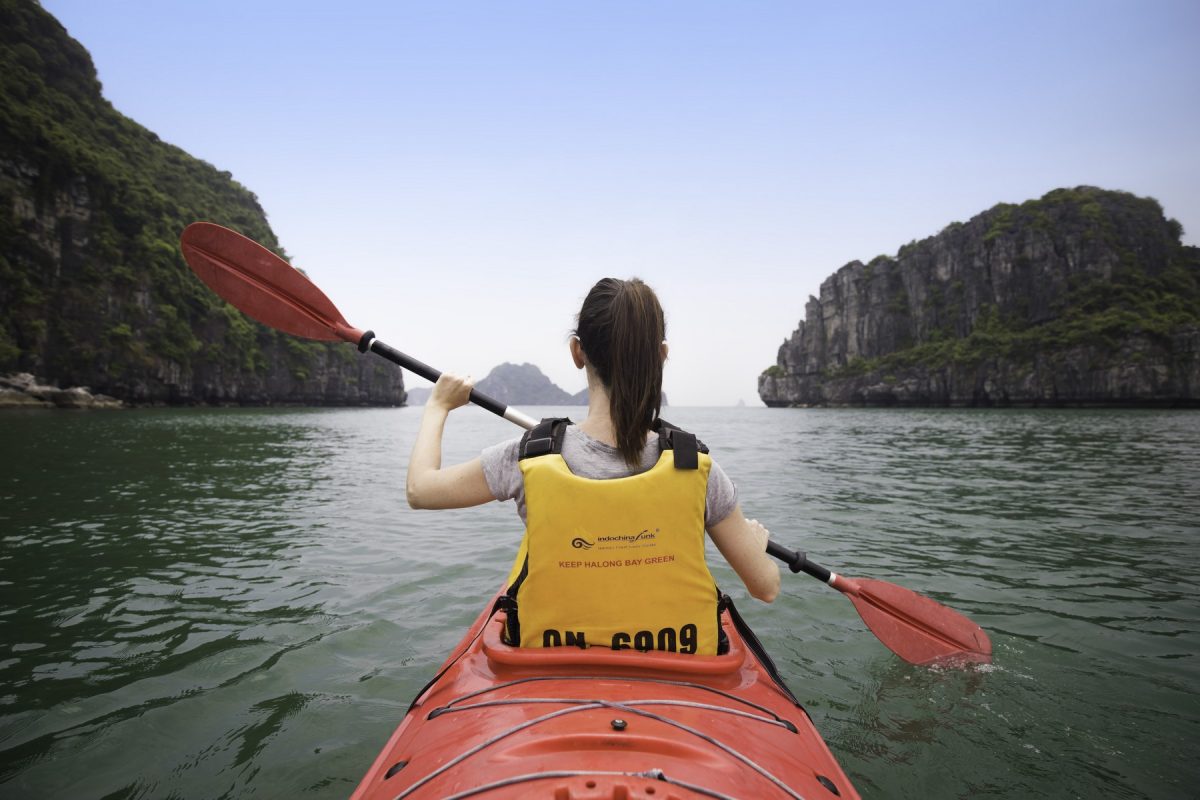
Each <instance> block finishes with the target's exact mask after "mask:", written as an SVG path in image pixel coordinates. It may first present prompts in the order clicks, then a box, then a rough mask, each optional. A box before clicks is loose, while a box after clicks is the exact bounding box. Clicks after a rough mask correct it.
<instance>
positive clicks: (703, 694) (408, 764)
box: [352, 604, 858, 800]
mask: <svg viewBox="0 0 1200 800" xmlns="http://www.w3.org/2000/svg"><path fill="white" fill-rule="evenodd" d="M735 613H736V612H735ZM503 622H504V612H503V611H500V610H496V606H495V604H493V605H492V606H489V607H488V608H485V610H484V611H483V613H481V614H480V615H479V618H478V619H477V620H476V621H475V623H474V624H473V625H472V626H471V628H470V630H468V632H467V634H466V636H465V637H464V638H463V640H462V641H461V642H460V643H459V645H458V646H457V647H456V648H455V650H454V652H453V653H452V654H451V655H450V657H449V658H448V659H447V660H446V663H445V664H443V666H442V668H441V670H439V672H438V675H437V677H435V678H434V680H433V681H431V682H430V684H429V685H428V686H426V687H425V689H423V690H422V691H421V693H420V694H419V695H418V697H417V698H416V700H414V701H413V705H412V707H411V708H410V710H409V712H408V714H407V715H406V716H405V718H404V720H403V721H402V722H401V723H400V726H399V728H397V730H396V732H395V733H394V734H393V735H392V737H391V739H390V740H389V741H388V743H387V745H386V746H385V747H384V749H383V751H382V752H381V753H380V755H379V757H378V758H377V759H376V760H375V763H374V764H373V765H372V766H371V768H370V770H368V771H367V774H366V775H365V776H364V778H363V780H362V782H361V783H360V784H359V786H358V789H357V790H356V791H355V793H354V795H353V797H352V800H379V798H387V799H388V800H402V799H403V798H422V799H425V798H467V797H479V798H488V800H497V799H498V798H522V797H551V798H555V800H601V798H603V800H610V798H612V799H614V800H615V799H616V798H647V800H661V799H663V798H679V800H683V798H699V797H716V798H724V797H753V798H775V797H779V798H797V797H800V798H807V800H821V799H823V798H824V799H828V798H857V797H858V794H857V792H856V791H855V790H854V787H853V786H852V785H851V784H850V781H849V779H847V777H846V775H845V774H844V773H843V772H842V770H841V767H839V766H838V764H837V762H836V760H835V759H834V758H833V756H832V754H831V753H830V752H829V749H828V748H827V747H826V745H825V743H824V741H823V740H822V739H821V737H820V735H819V734H818V733H817V731H816V728H815V727H814V726H813V724H812V721H811V720H810V719H809V717H808V714H807V713H806V712H805V711H804V709H803V708H801V707H800V706H799V705H798V704H797V703H796V702H795V701H794V699H793V697H792V696H791V693H790V692H789V691H788V690H787V688H786V687H785V686H783V685H782V684H781V683H780V682H777V681H776V680H775V679H774V678H773V677H772V675H771V673H772V672H773V667H772V666H770V659H769V657H766V656H765V654H762V655H759V654H758V653H756V652H755V651H756V650H758V649H759V648H758V645H757V640H755V639H754V638H753V634H752V633H750V632H749V630H748V629H745V628H744V627H743V630H745V631H746V633H747V634H748V637H747V636H744V635H743V634H742V633H740V632H739V629H738V628H739V626H738V625H736V624H735V623H734V621H733V619H732V618H731V617H730V613H729V612H728V611H727V612H725V613H724V614H723V615H722V627H723V630H724V631H725V634H726V636H727V637H728V638H729V642H730V648H729V652H728V653H727V654H725V655H719V656H692V655H679V654H675V653H662V652H651V653H640V652H637V651H632V650H621V651H614V650H609V649H606V648H588V649H580V648H575V647H560V648H551V649H539V648H525V649H522V648H515V647H510V646H508V645H505V644H504V643H503V642H502V641H501V639H500V635H501V631H502V626H503Z"/></svg>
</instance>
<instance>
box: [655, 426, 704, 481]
mask: <svg viewBox="0 0 1200 800" xmlns="http://www.w3.org/2000/svg"><path fill="white" fill-rule="evenodd" d="M650 430H653V431H657V432H658V439H659V442H660V443H661V444H662V449H663V450H672V451H674V455H675V469H698V468H699V467H700V456H699V454H700V453H707V452H708V447H707V446H706V445H705V444H704V442H702V441H700V440H699V439H697V438H696V436H695V434H691V433H688V432H687V431H685V430H683V429H681V428H676V427H675V426H674V425H672V424H671V423H669V422H667V421H666V420H665V419H661V418H660V419H656V420H654V424H653V425H651V426H650Z"/></svg>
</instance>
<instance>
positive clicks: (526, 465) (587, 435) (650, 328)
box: [407, 278, 779, 654]
mask: <svg viewBox="0 0 1200 800" xmlns="http://www.w3.org/2000/svg"><path fill="white" fill-rule="evenodd" d="M570 350H571V358H572V359H573V360H574V362H575V366H576V367H577V368H579V369H583V370H584V371H585V373H586V375H587V383H588V414H587V418H586V419H585V420H584V421H583V422H582V423H580V424H579V425H572V424H569V421H567V420H544V421H543V422H542V424H540V425H539V426H538V427H537V428H535V429H534V430H533V431H531V432H530V433H528V434H526V435H525V436H524V437H522V438H521V439H514V440H512V441H509V442H504V443H501V444H498V445H495V446H493V447H490V448H488V449H486V450H484V451H483V454H482V455H481V456H480V457H479V458H476V459H473V460H471V461H468V462H466V463H463V464H458V465H455V466H451V467H446V468H442V466H441V444H442V432H443V430H444V428H445V423H446V417H447V416H448V415H449V413H450V411H452V410H453V409H455V408H458V407H459V406H461V405H464V404H466V403H467V402H468V398H469V395H470V392H471V386H472V384H471V381H470V379H467V378H461V377H458V376H455V375H452V374H449V373H443V375H442V377H441V378H440V379H439V380H438V382H437V384H436V385H435V386H434V388H433V392H432V393H431V395H430V397H429V400H428V401H427V402H426V404H425V412H424V416H423V418H422V421H421V427H420V430H419V431H418V433H417V439H416V444H415V445H414V447H413V453H412V458H411V460H410V461H409V467H408V481H407V492H408V502H409V505H411V506H412V507H413V508H463V507H466V506H474V505H479V504H482V503H486V502H488V501H490V500H508V499H513V500H516V503H517V509H518V513H519V514H520V515H521V517H522V519H523V520H525V523H526V533H525V538H524V540H523V541H522V544H521V549H520V552H519V553H518V555H517V559H516V562H515V563H514V565H513V570H512V573H511V574H510V576H509V581H508V586H509V591H508V596H509V598H510V603H509V614H508V616H509V624H508V628H507V638H508V639H509V641H510V642H511V643H513V644H520V645H521V646H523V647H539V646H557V645H562V644H573V645H577V646H581V647H583V646H588V645H605V646H610V647H613V648H614V649H621V648H628V647H633V648H636V649H638V650H650V649H657V650H673V651H678V652H687V653H701V654H712V653H715V652H718V650H719V649H720V641H719V640H720V628H719V624H718V622H717V615H718V614H719V610H720V605H721V602H722V600H721V596H720V593H719V592H718V591H717V590H716V587H715V584H714V583H713V580H712V576H711V575H710V574H709V573H708V569H707V567H706V566H705V564H704V531H705V530H707V532H708V535H709V536H710V537H711V538H712V540H713V542H714V543H715V544H716V546H717V549H718V550H720V551H721V554H722V555H723V556H724V557H725V560H726V561H728V562H729V564H730V566H732V567H733V569H734V571H735V572H736V573H737V574H738V576H739V577H740V578H741V579H742V581H743V582H744V583H745V585H746V588H747V589H748V590H749V592H750V594H751V595H753V596H754V597H756V598H758V599H759V600H763V601H765V602H768V603H769V602H771V601H772V600H774V599H775V596H776V594H778V592H779V569H778V567H777V566H776V565H775V563H774V562H773V561H772V560H771V559H770V558H769V557H768V556H767V554H766V545H767V530H766V529H765V528H764V527H763V526H762V525H760V524H759V523H758V522H757V521H755V520H747V519H746V518H745V516H744V515H743V514H742V510H741V508H740V507H739V506H738V504H737V492H736V489H735V488H734V486H733V484H732V482H731V481H730V480H729V478H728V477H727V476H726V475H725V473H724V472H723V471H722V470H721V468H720V467H719V466H717V465H716V463H714V462H713V461H712V459H711V458H710V457H709V456H708V454H707V449H706V448H705V447H704V446H703V444H701V443H699V442H697V441H696V439H695V437H693V436H691V435H690V434H688V433H686V432H684V431H680V430H678V429H675V428H673V427H671V426H669V425H666V424H665V423H662V421H661V420H660V419H659V418H658V414H659V410H660V405H661V397H662V369H663V362H664V361H666V358H667V342H666V325H665V321H664V317H663V311H662V307H661V306H660V305H659V302H658V298H657V297H656V296H655V294H654V292H653V290H652V289H650V287H649V286H647V285H646V284H644V283H642V282H641V281H640V280H638V279H636V278H634V279H631V280H628V281H622V280H616V279H613V278H605V279H603V280H601V281H599V282H598V283H597V284H596V285H595V286H593V287H592V289H591V291H590V292H589V293H588V295H587V298H586V299H585V300H584V303H583V307H582V308H581V309H580V311H579V316H578V318H577V326H576V330H575V332H574V334H573V335H572V336H571V339H570Z"/></svg>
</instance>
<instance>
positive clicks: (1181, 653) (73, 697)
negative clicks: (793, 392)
mask: <svg viewBox="0 0 1200 800" xmlns="http://www.w3.org/2000/svg"><path fill="white" fill-rule="evenodd" d="M527 410H528V411H530V413H532V414H534V415H535V416H539V415H544V414H545V415H548V414H550V413H551V410H548V409H527ZM566 411H567V412H568V413H574V414H579V413H581V412H582V409H579V408H573V409H569V410H566ZM420 414H421V409H419V408H411V409H380V410H367V409H355V410H309V409H259V410H217V409H186V410H178V409H170V410H166V409H164V410H133V411H115V412H62V411H58V412H47V411H29V412H27V411H9V412H6V413H3V414H0V797H4V798H123V797H128V798H204V799H205V800H211V799H213V798H236V797H307V798H338V797H345V796H347V795H348V794H349V793H350V792H351V791H352V790H353V788H354V787H355V785H356V783H357V781H358V779H359V778H360V777H361V776H362V774H363V773H364V772H365V771H366V769H367V767H368V766H369V765H370V764H371V762H372V760H373V759H374V757H375V755H376V754H377V753H378V751H379V750H380V748H382V746H383V744H384V742H385V741H386V740H387V738H388V736H389V735H390V734H391V732H392V730H393V729H394V728H395V727H396V725H397V724H398V723H399V722H400V720H401V717H402V716H403V714H404V711H405V709H406V707H407V705H408V703H409V701H410V700H411V699H412V696H413V695H414V694H415V693H416V692H417V690H418V689H419V688H420V687H421V686H422V685H423V684H424V683H425V681H426V680H428V679H429V678H430V677H431V676H432V674H433V673H434V672H435V670H436V669H437V667H438V665H439V664H440V663H441V661H442V660H443V658H444V657H445V656H446V654H447V653H448V651H449V650H450V648H451V647H452V646H453V645H454V644H455V642H456V641H457V640H458V639H459V637H460V635H461V634H462V632H463V630H464V629H465V628H466V626H467V625H468V624H469V623H470V622H471V621H472V620H473V619H474V617H475V615H476V614H477V613H478V612H479V610H480V609H481V607H482V606H483V605H484V603H485V602H486V601H487V600H488V599H489V598H490V596H491V594H492V593H493V591H494V590H495V589H496V588H498V587H499V585H500V583H501V581H502V580H503V579H504V577H505V575H506V573H507V570H508V568H509V566H510V562H511V559H512V556H513V553H514V552H515V550H516V547H517V544H518V541H519V538H520V533H521V527H520V523H519V520H518V519H517V516H516V511H515V509H514V507H513V505H512V504H511V503H506V504H499V503H492V504H490V505H488V506H483V507H480V508H475V509H468V510H461V511H443V512H432V511H413V510H410V509H409V508H408V507H407V504H406V503H405V499H404V477H405V468H406V463H407V458H408V453H409V450H410V448H411V445H412V441H413V437H414V434H415V432H416V429H417V424H418V422H419V419H420ZM664 416H666V418H667V419H669V420H671V421H672V422H673V423H675V424H677V425H680V426H683V427H685V428H689V429H692V430H694V431H696V432H698V433H699V434H700V435H701V437H702V438H703V439H704V440H705V441H706V442H707V443H708V444H709V446H710V447H711V448H712V451H713V453H714V456H715V457H716V458H717V460H718V461H719V462H720V463H721V464H722V465H723V466H724V467H725V468H726V470H727V471H728V472H729V473H730V475H731V476H732V477H733V478H734V480H735V482H736V483H737V484H738V486H739V490H740V496H741V502H742V505H743V507H744V508H745V509H746V511H747V513H748V515H750V516H754V517H757V518H758V519H759V520H761V521H762V522H764V523H765V524H766V525H767V526H768V527H769V528H770V529H771V531H772V535H773V537H774V538H775V539H777V540H778V541H780V542H783V543H785V544H787V545H789V546H792V547H796V548H801V549H804V550H807V551H808V553H809V555H810V557H811V558H812V559H813V560H815V561H817V562H818V563H821V564H823V565H825V566H827V567H830V568H832V569H834V570H835V571H838V572H840V573H843V574H847V575H852V576H862V577H873V578H878V579H883V580H888V581H892V582H895V583H899V584H901V585H903V586H906V587H908V588H911V589H913V590H915V591H918V592H922V593H925V594H928V595H929V596H931V597H933V598H935V599H936V600H938V601H940V602H942V603H946V604H948V605H951V606H953V607H954V608H956V609H958V610H959V611H961V612H963V613H965V614H967V615H968V616H970V617H971V618H972V619H974V620H975V621H976V622H978V623H980V624H981V625H982V626H983V627H984V628H985V629H986V630H987V631H988V632H989V633H990V635H991V638H992V641H993V643H994V645H995V661H994V663H993V664H992V665H989V666H986V667H982V668H972V669H970V670H967V671H942V670H931V669H927V668H921V667H914V666H910V665H907V664H905V663H904V662H902V661H900V660H899V659H898V658H896V657H895V656H893V655H892V654H891V653H890V652H889V651H888V650H887V649H886V648H884V647H883V646H882V645H880V644H879V642H878V640H876V639H875V637H874V636H873V635H872V634H871V633H870V632H869V631H868V630H867V629H866V627H865V626H864V624H863V623H862V621H861V620H860V619H859V617H858V615H857V614H856V612H855V611H854V608H853V606H852V605H851V604H850V603H849V602H848V601H847V600H846V599H845V598H843V597H842V596H841V595H840V594H838V593H837V592H836V591H833V590H831V589H829V588H828V587H825V586H823V585H822V584H820V583H819V582H817V581H815V580H812V579H811V578H807V577H805V576H803V575H792V574H790V573H785V575H784V589H783V592H782V593H781V596H780V598H779V599H778V600H777V601H776V602H775V603H774V604H772V605H769V606H768V605H764V604H762V603H759V602H757V601H754V600H752V599H750V598H748V597H747V596H746V593H745V591H744V589H742V588H741V586H740V585H739V584H738V583H737V579H736V578H735V577H734V576H733V574H732V572H731V571H730V570H729V569H728V568H727V567H725V566H724V564H723V563H721V562H720V559H719V556H714V561H715V562H716V563H715V565H714V573H715V574H716V576H717V579H718V581H719V583H720V584H721V585H722V587H723V588H724V589H725V590H726V591H728V592H730V593H731V594H732V595H733V596H734V598H735V600H737V601H738V604H739V607H740V608H741V609H742V612H743V614H744V615H745V616H746V617H747V618H748V620H749V622H750V623H751V625H752V626H753V627H754V628H755V629H756V630H757V631H758V633H759V635H760V637H761V638H762V639H763V640H764V642H765V644H766V646H767V648H768V650H770V652H771V653H772V654H773V655H774V657H775V660H776V662H777V663H778V664H779V666H780V668H781V671H782V673H783V675H784V676H785V678H786V679H787V681H788V682H789V683H790V685H791V686H792V688H793V690H794V691H795V693H796V694H797V695H798V696H799V697H800V698H801V699H802V700H804V701H805V703H806V707H807V708H808V711H809V712H810V714H811V715H812V717H813V719H814V721H815V722H816V725H817V727H818V729H819V730H820V731H821V733H822V735H823V736H824V737H825V739H826V741H827V742H828V743H829V745H830V747H831V749H832V750H833V752H834V754H835V755H836V756H837V758H838V759H839V760H840V762H841V763H842V765H843V767H844V768H845V770H846V772H847V773H848V774H849V776H850V778H851V780H852V781H853V782H854V783H855V785H856V786H857V787H858V789H859V791H860V792H861V793H862V794H863V795H864V797H869V798H934V799H935V800H936V799H937V798H968V797H988V798H1014V799H1015V798H1043V797H1045V798H1097V797H1104V798H1194V797H1196V796H1198V794H1200V412H1194V411H1193V412H1187V411H1182V412H1174V411H1091V410H1013V411H1008V410H1005V411H1000V410H899V411H897V410H862V411H856V410H771V409H752V408H739V409H732V408H731V409H699V408H670V409H667V410H666V412H665V414H664ZM517 432H518V431H517V430H516V429H515V428H513V427H512V426H510V425H509V424H508V423H506V422H504V421H503V420H500V419H497V418H494V417H491V416H490V415H487V414H486V413H484V412H482V411H479V410H476V409H465V410H462V411H457V412H455V413H454V415H453V416H452V418H451V420H450V423H449V425H448V430H447V436H446V448H445V450H446V461H447V462H450V461H457V460H464V459H467V458H471V457H473V456H474V455H476V454H478V452H479V451H480V450H481V449H482V448H483V447H485V446H486V445H488V444H490V443H492V442H495V441H499V440H501V439H504V438H508V437H511V436H515V435H516V434H517Z"/></svg>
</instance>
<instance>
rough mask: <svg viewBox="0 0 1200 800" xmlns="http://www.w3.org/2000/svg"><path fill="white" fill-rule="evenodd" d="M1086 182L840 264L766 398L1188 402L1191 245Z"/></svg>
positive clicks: (1172, 228)
mask: <svg viewBox="0 0 1200 800" xmlns="http://www.w3.org/2000/svg"><path fill="white" fill-rule="evenodd" d="M1182 232H1183V231H1182V226H1181V225H1180V224H1179V223H1178V222H1177V221H1175V220H1173V219H1167V218H1165V217H1164V215H1163V211H1162V208H1161V207H1160V206H1159V204H1158V203H1157V202H1156V201H1155V200H1153V199H1149V198H1139V197H1135V196H1134V195H1131V194H1128V193H1125V192H1114V191H1105V190H1101V189H1097V188H1094V187H1086V186H1085V187H1078V188H1075V189H1058V190H1055V191H1052V192H1050V193H1048V194H1046V195H1045V196H1043V197H1042V198H1040V199H1037V200H1031V201H1028V202H1025V203H1022V204H1020V205H1011V204H1000V205H998V206H995V207H994V208H992V209H990V210H988V211H985V212H983V213H982V214H979V215H978V216H976V217H974V218H972V219H971V220H969V221H968V222H966V223H951V224H950V225H948V226H947V227H946V228H945V229H944V230H942V231H941V232H940V233H939V234H937V235H936V236H933V237H930V238H928V239H924V240H922V241H920V242H911V243H909V244H907V245H905V246H904V247H901V248H900V250H899V252H898V253H897V254H896V255H895V256H884V255H881V256H877V257H876V258H874V259H872V260H871V261H870V262H868V263H866V264H864V263H862V262H859V261H854V262H851V263H849V264H847V265H845V266H844V267H842V268H841V269H840V270H838V271H837V272H836V273H835V274H834V275H832V276H831V277H829V278H828V279H826V280H825V282H824V283H822V284H821V288H820V296H819V297H810V298H809V300H808V304H807V306H806V308H805V319H804V321H802V322H801V323H800V326H799V327H798V328H797V329H796V331H795V332H794V333H793V334H792V335H791V337H790V338H788V339H787V340H785V341H784V343H783V344H782V346H781V347H780V348H779V352H778V357H777V360H776V363H775V365H773V366H771V367H769V368H768V369H767V370H766V371H764V373H763V374H762V375H761V376H760V378H759V396H760V397H761V398H762V400H763V402H765V403H766V404H767V405H769V406H820V405H965V406H980V405H982V406H988V405H1033V406H1038V405H1184V406H1196V405H1200V249H1198V248H1195V247H1188V246H1185V245H1183V244H1181V242H1180V236H1181V235H1182Z"/></svg>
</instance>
